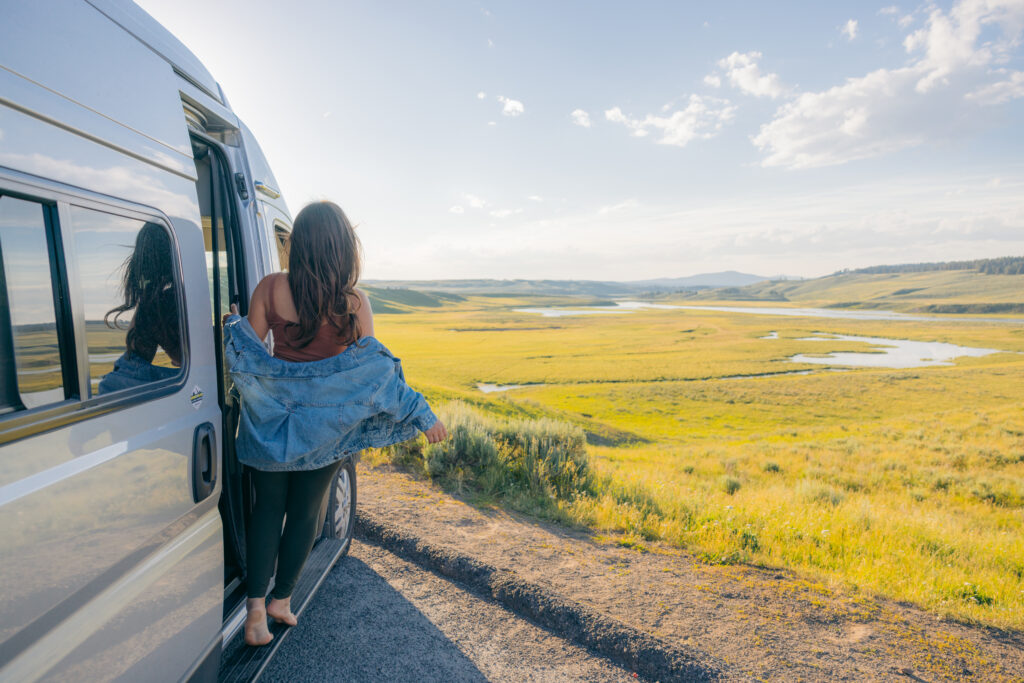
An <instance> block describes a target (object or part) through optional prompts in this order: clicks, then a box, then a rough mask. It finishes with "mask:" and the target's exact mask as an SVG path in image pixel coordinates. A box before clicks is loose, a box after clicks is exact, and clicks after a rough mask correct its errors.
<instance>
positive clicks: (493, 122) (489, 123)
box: [487, 121, 498, 126]
mask: <svg viewBox="0 0 1024 683" xmlns="http://www.w3.org/2000/svg"><path fill="white" fill-rule="evenodd" d="M487 125H488V126H496V125H498V122H497V121H488V122H487Z"/></svg>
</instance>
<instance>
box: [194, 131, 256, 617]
mask: <svg viewBox="0 0 1024 683" xmlns="http://www.w3.org/2000/svg"><path fill="white" fill-rule="evenodd" d="M192 152H193V156H194V157H195V163H196V173H197V175H198V181H197V183H196V190H197V193H198V197H199V207H200V213H201V215H202V221H203V243H204V246H205V251H206V271H207V276H208V277H209V279H210V282H209V284H210V296H211V301H210V304H211V309H212V310H213V320H212V321H211V323H212V325H213V330H214V339H215V340H216V346H217V349H218V354H217V366H218V368H217V369H218V373H217V379H218V382H217V396H218V400H219V402H220V407H221V414H222V415H223V424H222V425H221V434H222V438H221V446H222V448H223V450H224V453H223V459H222V462H223V472H222V475H221V477H222V483H221V487H222V488H221V496H220V501H219V503H218V504H219V506H220V514H221V519H222V520H223V523H224V619H225V620H226V619H227V618H228V617H229V615H230V614H231V613H232V612H234V610H235V609H237V607H238V605H239V604H240V603H241V602H242V601H243V600H244V599H245V522H246V519H247V516H248V513H249V511H250V510H251V503H252V490H251V486H250V482H249V477H248V475H247V473H246V472H245V471H244V468H243V467H242V466H241V465H240V464H239V462H238V458H236V457H235V451H234V441H235V432H236V430H237V427H238V409H239V406H238V397H237V395H236V394H235V393H234V392H233V391H231V381H230V379H229V377H228V375H227V368H226V365H225V362H224V345H223V339H222V331H221V320H222V318H223V316H224V314H226V313H228V312H229V310H230V307H231V304H235V305H237V306H238V309H239V311H240V312H241V313H242V315H245V313H246V311H247V305H248V297H247V296H246V288H245V284H244V282H245V279H244V273H242V272H241V271H242V267H241V264H242V263H243V259H242V255H241V253H240V251H239V249H240V246H241V245H240V242H241V241H240V238H239V234H238V220H237V216H236V214H235V212H236V209H235V203H234V201H233V198H232V194H231V185H230V174H229V172H228V168H229V167H228V164H227V160H226V159H225V158H224V156H223V154H222V153H221V152H220V149H219V146H218V144H217V142H216V141H214V140H213V139H211V138H208V137H206V136H205V135H201V134H199V133H193V134H192Z"/></svg>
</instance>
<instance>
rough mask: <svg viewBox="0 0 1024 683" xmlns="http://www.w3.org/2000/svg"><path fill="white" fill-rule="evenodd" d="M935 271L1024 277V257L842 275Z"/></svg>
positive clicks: (908, 265) (913, 265)
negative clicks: (973, 271)
mask: <svg viewBox="0 0 1024 683" xmlns="http://www.w3.org/2000/svg"><path fill="white" fill-rule="evenodd" d="M934 270H976V271H978V272H979V273H985V274H986V275H1024V256H1004V257H1002V258H986V259H975V260H974V261H943V262H940V263H902V264H898V265H894V266H871V267H869V268H857V269H856V270H842V271H839V273H835V274H836V275H839V274H842V273H869V274H878V273H925V272H928V271H934Z"/></svg>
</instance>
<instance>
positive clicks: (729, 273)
mask: <svg viewBox="0 0 1024 683" xmlns="http://www.w3.org/2000/svg"><path fill="white" fill-rule="evenodd" d="M767 279H769V278H767V277H763V276H761V275H751V274H750V273H740V272H737V271H735V270H726V271H723V272H721V273H702V274H700V275H690V276H688V277H668V278H666V277H663V278H657V279H654V280H631V281H629V282H625V283H623V284H627V285H632V286H634V287H639V288H641V289H690V288H693V287H746V286H747V285H753V284H756V283H758V282H764V281H765V280H767Z"/></svg>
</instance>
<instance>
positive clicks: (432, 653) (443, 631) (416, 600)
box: [260, 541, 636, 683]
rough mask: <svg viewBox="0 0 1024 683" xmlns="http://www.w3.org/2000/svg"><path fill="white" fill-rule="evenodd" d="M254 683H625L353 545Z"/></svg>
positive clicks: (619, 672) (579, 653)
mask: <svg viewBox="0 0 1024 683" xmlns="http://www.w3.org/2000/svg"><path fill="white" fill-rule="evenodd" d="M260 680H261V681H265V682H267V683H270V682H276V681H289V682H294V681H352V682H357V681H416V682H417V683H420V682H421V681H574V680H575V681H635V680H636V679H635V678H633V674H632V673H631V672H629V671H626V670H624V669H622V668H620V667H618V666H616V665H614V664H612V663H611V662H609V661H608V660H606V659H603V658H601V657H598V656H595V655H593V654H591V653H589V652H587V651H586V650H584V649H581V648H579V647H577V646H575V645H572V644H570V643H568V642H566V641H564V640H562V639H561V638H559V637H558V636H555V635H552V634H551V633H549V632H547V631H545V630H544V629H541V628H538V627H536V626H534V625H533V624H531V623H530V622H528V621H526V620H524V619H522V618H520V617H518V616H516V615H515V614H513V613H512V612H509V611H508V610H506V609H504V608H503V607H500V606H498V605H495V604H494V603H492V602H489V601H487V600H483V599H481V598H479V597H477V596H476V595H473V594H471V593H468V592H466V591H465V590H463V589H462V588H460V587H459V586H458V585H457V584H453V583H451V582H449V581H447V580H446V579H443V578H440V577H438V576H437V575H435V574H433V573H431V572H429V571H426V570H423V569H421V568H420V567H418V566H416V565H414V564H411V563H409V562H406V561H404V560H402V559H400V558H398V557H396V556H395V555H392V554H391V553H389V552H387V551H384V550H382V549H380V548H378V547H376V546H372V545H367V544H364V543H359V542H355V541H354V542H353V545H352V550H351V552H350V553H349V555H348V556H347V557H345V558H343V559H342V560H341V561H340V562H339V563H338V564H337V566H335V568H334V569H333V570H332V571H331V573H330V575H329V576H328V577H327V579H326V580H325V581H324V584H323V585H322V586H321V587H320V590H319V592H318V593H317V594H316V596H315V597H314V598H313V602H312V604H311V605H310V606H309V607H308V608H307V609H306V611H305V612H304V613H303V614H302V616H301V620H300V622H299V625H298V626H297V627H295V629H294V630H293V632H292V633H291V634H290V635H289V636H288V638H287V640H285V642H284V644H282V646H281V649H280V650H279V651H278V652H277V654H276V655H275V656H274V658H273V660H272V661H271V663H270V665H269V666H268V667H267V669H266V671H265V672H264V674H263V676H262V678H261V679H260Z"/></svg>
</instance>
